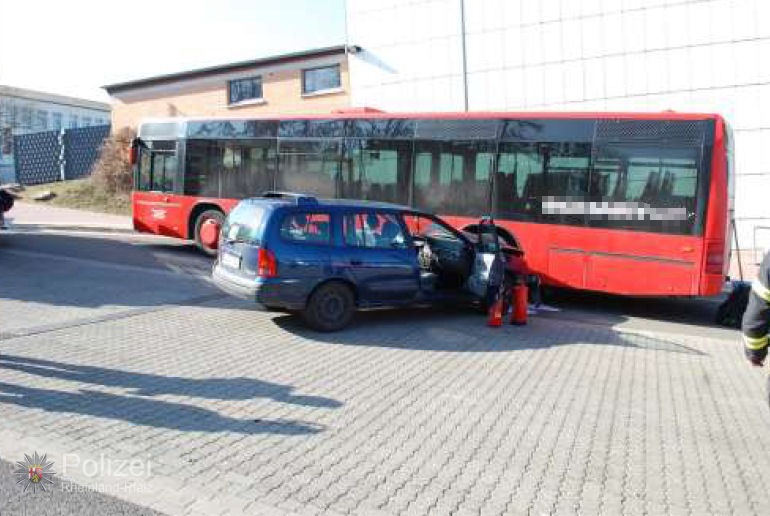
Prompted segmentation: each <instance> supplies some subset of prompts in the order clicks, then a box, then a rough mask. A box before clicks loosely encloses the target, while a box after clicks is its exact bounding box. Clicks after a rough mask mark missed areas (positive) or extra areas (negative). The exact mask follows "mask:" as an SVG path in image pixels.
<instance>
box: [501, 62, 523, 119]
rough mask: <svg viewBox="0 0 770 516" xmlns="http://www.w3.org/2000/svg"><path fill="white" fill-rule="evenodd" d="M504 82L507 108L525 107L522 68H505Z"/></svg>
mask: <svg viewBox="0 0 770 516" xmlns="http://www.w3.org/2000/svg"><path fill="white" fill-rule="evenodd" d="M503 84H504V93H505V108H506V109H510V110H518V109H523V108H524V104H525V98H524V73H523V71H522V69H520V68H514V69H509V70H505V71H504V72H503Z"/></svg>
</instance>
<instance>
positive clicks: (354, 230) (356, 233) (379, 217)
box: [342, 211, 406, 249]
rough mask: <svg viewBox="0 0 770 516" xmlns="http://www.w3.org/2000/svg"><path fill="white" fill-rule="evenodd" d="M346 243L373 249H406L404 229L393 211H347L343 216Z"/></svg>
mask: <svg viewBox="0 0 770 516" xmlns="http://www.w3.org/2000/svg"><path fill="white" fill-rule="evenodd" d="M342 230H343V234H344V238H345V244H346V245H348V246H351V247H367V248H371V249H405V248H406V238H405V236H404V230H403V229H402V227H401V224H400V223H399V221H398V217H397V216H396V215H395V214H393V213H385V212H374V211H371V212H360V213H347V214H345V215H344V217H343V229H342Z"/></svg>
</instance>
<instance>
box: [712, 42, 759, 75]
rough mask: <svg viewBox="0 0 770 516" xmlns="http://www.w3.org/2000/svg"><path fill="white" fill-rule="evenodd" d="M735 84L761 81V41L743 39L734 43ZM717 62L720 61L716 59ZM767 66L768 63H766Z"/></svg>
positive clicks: (733, 70) (733, 66) (732, 45)
mask: <svg viewBox="0 0 770 516" xmlns="http://www.w3.org/2000/svg"><path fill="white" fill-rule="evenodd" d="M730 46H731V47H732V51H733V55H732V59H733V65H732V68H733V69H732V72H733V78H732V79H733V80H732V83H733V84H752V83H756V82H759V73H758V71H759V69H760V68H762V67H763V65H762V63H761V62H760V60H759V47H760V45H759V42H757V41H755V40H754V41H743V42H738V43H732V44H731V45H730ZM716 62H717V63H718V62H719V61H716ZM765 66H766V65H765Z"/></svg>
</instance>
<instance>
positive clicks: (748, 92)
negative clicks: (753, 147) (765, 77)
mask: <svg viewBox="0 0 770 516" xmlns="http://www.w3.org/2000/svg"><path fill="white" fill-rule="evenodd" d="M735 90H736V91H735V94H736V97H735V99H733V106H734V108H735V113H734V117H735V118H734V119H733V120H732V125H733V127H734V128H735V129H756V128H758V127H760V110H759V102H760V98H759V95H760V88H758V87H757V86H741V87H738V88H736V89H735Z"/></svg>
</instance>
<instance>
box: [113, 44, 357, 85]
mask: <svg viewBox="0 0 770 516" xmlns="http://www.w3.org/2000/svg"><path fill="white" fill-rule="evenodd" d="M346 50H347V46H346V45H336V46H333V47H324V48H316V49H311V50H303V51H301V52H292V53H289V54H281V55H277V56H270V57H263V58H260V59H252V60H250V61H239V62H236V63H228V64H223V65H217V66H210V67H207V68H198V69H195V70H187V71H184V72H176V73H170V74H166V75H156V76H154V77H147V78H144V79H136V80H133V81H127V82H120V83H115V84H108V85H106V86H102V88H104V89H105V90H106V91H107V93H109V94H110V95H113V94H115V93H120V92H124V91H127V90H132V89H135V88H143V87H146V86H155V85H159V84H167V83H170V82H177V81H183V80H186V79H197V78H199V77H206V76H209V75H216V74H221V73H228V72H238V71H241V70H248V69H250V68H256V67H260V66H271V65H277V64H284V63H289V62H292V61H304V60H307V59H314V58H317V57H326V56H332V55H338V54H344V53H345V51H346Z"/></svg>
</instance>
